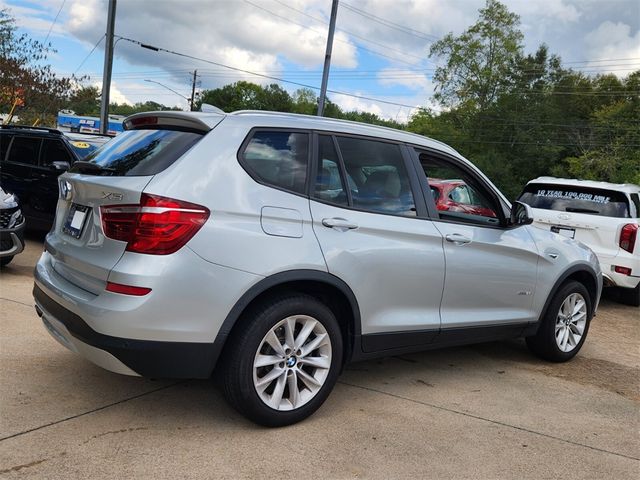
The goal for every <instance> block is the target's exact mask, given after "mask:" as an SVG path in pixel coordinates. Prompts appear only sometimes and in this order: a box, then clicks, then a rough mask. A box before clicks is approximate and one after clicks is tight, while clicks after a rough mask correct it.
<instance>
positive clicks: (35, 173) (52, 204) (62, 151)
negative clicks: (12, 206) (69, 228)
mask: <svg viewBox="0 0 640 480" xmlns="http://www.w3.org/2000/svg"><path fill="white" fill-rule="evenodd" d="M108 139H109V137H104V136H93V135H82V136H81V137H73V138H71V137H70V136H67V135H65V134H63V132H61V131H59V130H56V129H53V128H42V127H24V126H17V125H2V126H0V172H1V175H0V186H2V188H4V190H5V191H10V192H13V193H15V194H16V195H17V196H18V197H19V198H20V201H21V204H22V209H23V214H24V216H25V217H26V218H27V220H28V225H29V229H37V230H49V229H50V228H51V225H52V223H53V219H54V217H55V212H56V204H57V203H58V176H59V175H60V174H61V173H63V172H65V171H67V170H68V169H69V168H70V167H71V165H72V164H73V163H74V162H76V161H77V160H81V159H82V158H84V157H85V156H86V155H87V154H89V153H90V152H92V151H93V150H95V149H96V148H98V147H99V146H100V145H101V144H102V143H104V142H105V141H106V140H108Z"/></svg>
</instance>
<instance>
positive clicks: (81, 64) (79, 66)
mask: <svg viewBox="0 0 640 480" xmlns="http://www.w3.org/2000/svg"><path fill="white" fill-rule="evenodd" d="M104 37H105V36H104V35H102V36H101V37H100V38H99V39H98V41H97V42H96V44H95V45H94V46H93V48H92V49H91V51H90V52H89V53H87V55H86V57H84V58H83V59H82V61H81V62H80V65H78V68H76V69H75V71H74V72H73V74H72V75H75V74H76V73H78V70H80V69H81V68H82V66H83V65H84V62H86V61H87V60H89V57H90V56H91V54H92V53H93V52H94V51H95V50H96V48H98V45H100V44H101V43H102V41H103V40H104Z"/></svg>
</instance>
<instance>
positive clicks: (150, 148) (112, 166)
mask: <svg viewBox="0 0 640 480" xmlns="http://www.w3.org/2000/svg"><path fill="white" fill-rule="evenodd" d="M201 138H202V134H199V133H192V132H176V131H173V130H128V131H126V132H122V133H121V134H119V135H117V136H116V137H115V138H114V139H113V140H109V141H108V142H107V143H105V144H104V145H102V146H101V147H100V148H98V149H97V150H94V151H93V152H91V153H89V154H88V155H87V156H85V157H84V158H83V159H82V160H84V161H90V162H92V163H95V164H97V165H99V166H100V167H102V168H103V170H102V171H99V170H98V169H95V170H92V171H91V172H89V171H86V170H84V169H83V168H82V167H81V166H77V165H74V167H72V168H71V170H70V171H71V172H80V171H82V173H95V174H97V175H114V176H127V177H129V176H146V175H155V174H156V173H160V172H161V171H163V170H164V169H165V168H167V167H168V166H169V165H171V164H172V163H173V162H175V161H176V160H177V159H178V158H180V157H181V156H182V155H183V154H184V153H185V152H186V151H187V150H189V149H190V148H191V147H192V146H193V145H194V144H195V143H196V142H198V140H200V139H201Z"/></svg>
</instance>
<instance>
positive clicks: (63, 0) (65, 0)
mask: <svg viewBox="0 0 640 480" xmlns="http://www.w3.org/2000/svg"><path fill="white" fill-rule="evenodd" d="M66 2H67V0H62V5H60V8H59V9H58V13H56V18H54V19H53V22H51V26H50V27H49V31H48V32H47V36H46V37H45V39H44V42H42V44H43V45H44V46H45V47H46V45H47V41H48V40H49V35H51V30H53V26H54V25H55V24H56V22H57V21H58V17H59V16H60V12H61V11H62V9H63V8H64V4H65V3H66Z"/></svg>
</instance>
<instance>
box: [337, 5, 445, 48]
mask: <svg viewBox="0 0 640 480" xmlns="http://www.w3.org/2000/svg"><path fill="white" fill-rule="evenodd" d="M340 5H341V6H342V7H344V8H346V9H347V10H349V11H351V12H353V13H356V14H358V15H360V16H362V17H365V18H368V19H369V20H372V21H374V22H377V23H379V24H381V25H384V26H386V27H388V28H392V29H394V30H398V31H400V32H404V33H406V34H407V35H413V36H414V37H418V38H422V39H423V40H429V41H434V40H436V41H437V40H440V38H439V37H437V36H435V35H431V34H430V33H426V32H421V31H420V30H416V29H414V28H411V27H406V26H404V25H400V24H399V23H395V22H392V21H391V20H387V19H385V18H382V17H378V16H377V15H374V14H372V13H369V12H366V11H365V10H361V9H359V8H356V7H354V6H353V5H350V4H348V3H346V2H342V3H341V4H340Z"/></svg>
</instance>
